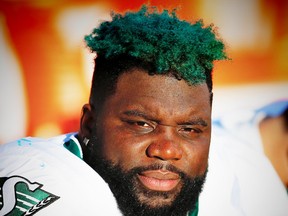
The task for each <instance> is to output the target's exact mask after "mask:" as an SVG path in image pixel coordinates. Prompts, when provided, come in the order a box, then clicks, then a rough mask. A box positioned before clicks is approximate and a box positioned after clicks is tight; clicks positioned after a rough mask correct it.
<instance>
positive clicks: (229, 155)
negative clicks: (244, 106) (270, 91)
mask: <svg viewBox="0 0 288 216" xmlns="http://www.w3.org/2000/svg"><path fill="white" fill-rule="evenodd" d="M264 116H265V113H260V112H254V111H234V112H233V113H231V114H228V113H226V114H225V116H223V117H222V118H219V119H218V120H217V121H215V122H214V124H213V135H212V140H211V147H210V158H209V171H208V175H207V181H206V184H205V185H204V190H203V192H202V194H201V195H200V199H199V204H200V205H199V216H211V215H221V216H232V215H235V216H240V215H243V216H258V215H259V216H260V215H261V216H287V215H288V194H287V191H286V188H285V186H284V184H283V183H282V181H281V180H280V178H279V176H278V175H277V173H276V171H275V169H274V168H273V165H272V164H271V162H270V161H269V159H268V158H267V157H266V156H265V154H264V150H263V147H262V144H261V137H260V132H259V129H258V123H259V120H260V119H262V118H263V117H264Z"/></svg>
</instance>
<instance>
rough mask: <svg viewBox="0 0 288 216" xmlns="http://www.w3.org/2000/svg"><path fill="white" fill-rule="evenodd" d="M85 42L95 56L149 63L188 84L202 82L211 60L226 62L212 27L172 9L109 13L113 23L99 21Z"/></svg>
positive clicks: (154, 8) (209, 68)
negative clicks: (191, 20) (175, 73)
mask: <svg viewBox="0 0 288 216" xmlns="http://www.w3.org/2000/svg"><path fill="white" fill-rule="evenodd" d="M85 41H86V44H87V46H88V47H89V48H90V50H91V51H92V52H95V53H97V56H101V57H103V58H105V59H107V60H108V59H114V58H117V57H119V56H130V57H132V58H135V59H138V60H140V61H143V62H147V63H149V64H152V65H153V66H154V68H155V73H158V74H165V73H167V72H169V71H170V72H171V71H175V72H177V73H178V74H179V77H181V78H183V79H185V80H186V81H188V82H189V83H191V84H198V83H203V82H205V80H206V78H207V77H206V76H207V74H206V73H207V72H208V73H210V74H209V75H208V76H211V72H212V68H213V61H215V60H222V59H227V56H226V53H225V46H224V43H223V42H222V41H221V39H219V38H218V37H217V34H216V32H215V29H214V28H213V26H212V25H209V26H207V27H204V24H203V22H202V20H199V21H197V22H195V23H189V22H187V21H184V20H180V19H179V18H178V17H177V15H176V12H175V10H174V11H172V12H169V11H167V10H163V11H162V12H158V11H157V9H156V7H147V6H143V7H142V8H141V9H140V10H139V11H138V12H127V13H125V14H124V15H121V14H112V21H105V22H102V24H101V25H100V26H99V27H98V28H95V29H94V30H93V32H92V33H91V34H90V35H86V36H85Z"/></svg>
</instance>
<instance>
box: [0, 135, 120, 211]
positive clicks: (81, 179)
mask: <svg viewBox="0 0 288 216" xmlns="http://www.w3.org/2000/svg"><path fill="white" fill-rule="evenodd" d="M70 139H74V144H75V145H76V148H77V147H78V154H79V155H78V156H79V157H81V155H82V151H81V148H80V145H79V143H78V141H77V140H76V138H75V137H74V134H66V135H62V136H58V137H55V138H51V139H38V138H29V137H28V138H23V139H19V140H17V141H15V142H11V143H8V144H4V145H0V216H3V215H32V214H35V215H36V216H41V215H42V216H43V215H44V216H47V215H49V216H50V215H64V216H66V215H67V216H68V215H69V216H74V215H75V216H79V215H89V216H90V215H107V216H111V215H121V214H120V211H119V210H118V208H117V204H116V200H115V199H114V197H113V194H112V192H111V191H110V189H109V186H108V185H107V184H106V182H104V180H103V179H102V178H101V177H100V176H99V175H98V174H97V173H96V172H95V171H94V170H93V169H92V168H90V166H88V165H87V164H86V163H85V162H84V161H83V160H82V159H81V158H79V157H77V156H75V155H74V154H72V153H71V152H70V151H68V150H67V149H66V148H65V147H64V146H63V144H64V143H65V142H66V141H68V140H70ZM74 147H75V146H74Z"/></svg>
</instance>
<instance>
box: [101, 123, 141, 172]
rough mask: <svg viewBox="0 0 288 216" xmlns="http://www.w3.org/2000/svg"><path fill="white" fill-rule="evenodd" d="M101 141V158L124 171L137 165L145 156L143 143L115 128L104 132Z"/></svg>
mask: <svg viewBox="0 0 288 216" xmlns="http://www.w3.org/2000/svg"><path fill="white" fill-rule="evenodd" d="M104 134H105V135H104V136H103V139H102V145H103V156H104V157H105V158H106V159H108V160H110V161H112V162H113V164H115V165H116V164H117V165H120V166H121V167H122V168H123V169H124V170H128V169H131V168H133V167H134V166H135V165H137V164H138V165H139V163H140V160H142V159H143V157H144V156H145V144H144V143H145V141H143V140H140V139H139V138H137V137H135V136H131V134H130V133H125V132H123V130H121V132H120V130H118V129H117V128H114V129H110V130H107V131H104Z"/></svg>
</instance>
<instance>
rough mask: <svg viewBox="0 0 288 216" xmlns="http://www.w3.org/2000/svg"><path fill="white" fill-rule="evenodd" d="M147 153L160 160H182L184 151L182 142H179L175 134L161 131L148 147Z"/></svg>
mask: <svg viewBox="0 0 288 216" xmlns="http://www.w3.org/2000/svg"><path fill="white" fill-rule="evenodd" d="M146 154H147V156H148V157H150V158H158V159H160V160H180V159H181V158H182V154H183V152H182V149H181V146H180V143H177V141H176V139H174V138H173V136H167V134H165V133H161V134H159V135H158V136H157V137H156V138H155V139H154V140H153V141H151V143H150V145H149V146H148V147H147V149H146Z"/></svg>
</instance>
